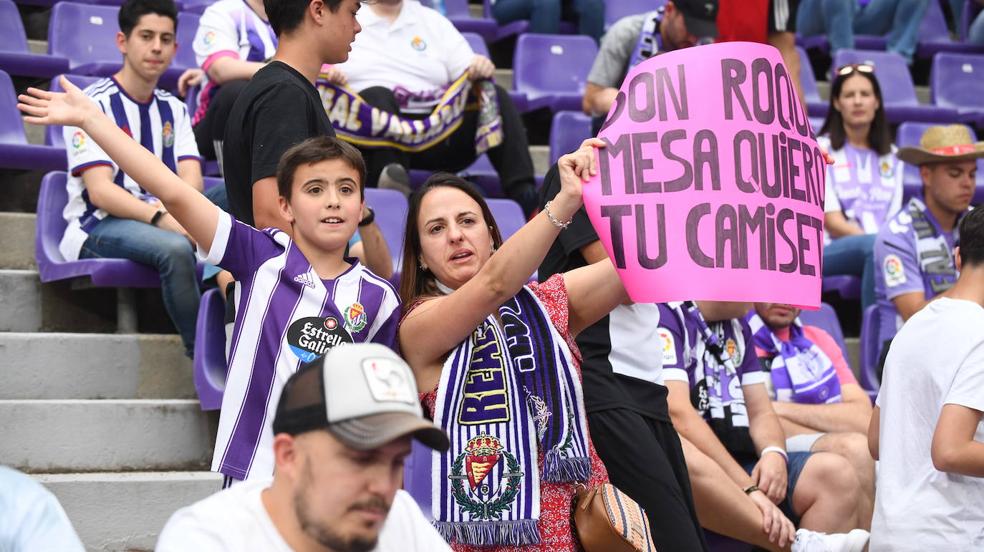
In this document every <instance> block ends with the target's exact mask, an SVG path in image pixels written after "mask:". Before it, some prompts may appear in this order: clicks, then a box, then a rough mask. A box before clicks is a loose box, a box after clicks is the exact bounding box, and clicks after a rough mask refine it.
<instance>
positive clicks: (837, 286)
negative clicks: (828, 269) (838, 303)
mask: <svg viewBox="0 0 984 552" xmlns="http://www.w3.org/2000/svg"><path fill="white" fill-rule="evenodd" d="M823 293H836V294H837V295H840V296H841V297H843V298H844V299H857V298H859V297H861V278H858V277H857V276H850V275H848V274H839V275H837V276H824V277H823Z"/></svg>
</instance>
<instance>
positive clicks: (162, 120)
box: [59, 77, 201, 261]
mask: <svg viewBox="0 0 984 552" xmlns="http://www.w3.org/2000/svg"><path fill="white" fill-rule="evenodd" d="M85 94H86V95H87V96H89V97H90V98H92V100H93V101H94V102H96V104H98V105H99V107H100V108H101V109H102V111H103V113H105V114H106V115H108V116H109V117H110V118H111V119H113V121H115V122H116V124H117V125H118V126H119V127H120V128H121V129H123V131H124V132H126V133H127V134H129V135H130V136H131V137H132V138H133V139H134V140H135V141H137V142H139V143H140V144H141V145H142V146H143V147H145V148H147V149H148V150H150V151H151V152H153V154H154V155H156V156H157V158H158V159H160V160H161V161H162V162H163V163H164V164H165V165H167V167H168V168H169V169H171V170H172V171H175V172H177V168H178V162H179V161H182V160H184V159H195V160H198V161H201V157H199V155H198V145H197V144H196V143H195V135H194V133H192V131H191V119H190V117H188V109H187V108H186V107H185V104H184V102H182V101H181V100H179V99H178V98H176V97H174V96H172V95H171V94H170V93H168V92H165V91H163V90H154V95H153V97H152V98H151V99H150V101H149V102H146V103H143V102H138V101H137V100H135V99H133V98H131V97H130V96H129V95H128V94H127V93H126V91H124V90H123V87H121V86H120V85H119V83H117V82H116V80H115V79H113V78H112V77H109V78H105V79H101V80H99V81H97V82H94V83H93V84H92V85H91V86H89V87H88V88H86V89H85ZM62 134H63V135H64V137H65V149H66V151H67V153H68V171H69V176H68V204H67V205H65V210H64V211H63V214H64V216H65V221H66V222H67V223H68V226H67V227H66V228H65V235H64V236H63V237H62V241H61V244H60V245H59V250H60V251H61V254H62V256H64V257H65V259H66V260H69V261H75V260H78V258H79V251H81V249H82V244H83V243H85V240H86V238H88V237H89V230H90V229H91V228H93V227H94V226H95V225H96V224H98V223H99V221H100V220H102V219H104V218H106V215H107V214H108V213H106V211H104V210H102V209H99V208H97V207H96V206H95V205H93V204H92V202H91V201H89V194H88V192H87V191H86V189H85V184H84V183H83V182H82V173H83V172H85V170H86V169H89V168H92V167H95V166H100V165H102V166H106V167H110V168H112V169H113V182H115V183H116V185H117V186H120V187H121V188H124V189H125V190H126V191H128V192H130V193H131V194H133V195H134V196H136V197H138V198H140V199H142V200H144V201H147V202H154V201H156V198H154V197H153V196H152V195H150V194H149V193H148V192H147V191H145V190H144V189H143V188H142V187H141V186H140V184H139V183H138V182H135V181H134V180H133V179H132V178H130V176H129V175H127V174H125V173H123V171H121V170H120V168H119V166H118V165H117V164H116V163H115V162H114V161H113V160H112V159H110V158H109V155H108V154H107V153H106V152H104V151H103V150H102V148H100V147H99V145H98V144H96V142H95V140H93V139H92V138H91V137H90V136H89V135H88V134H86V133H85V132H84V131H83V130H82V129H80V128H78V127H71V126H67V127H64V128H63V129H62Z"/></svg>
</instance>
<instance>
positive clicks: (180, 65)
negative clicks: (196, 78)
mask: <svg viewBox="0 0 984 552" xmlns="http://www.w3.org/2000/svg"><path fill="white" fill-rule="evenodd" d="M201 17H202V16H201V15H199V14H197V13H188V12H181V13H179V14H178V36H177V41H178V51H177V53H176V54H174V61H172V62H171V68H170V69H168V71H177V72H178V76H181V72H183V71H184V70H185V69H192V68H194V67H198V62H197V61H196V60H195V49H194V48H193V47H192V46H193V45H194V43H195V33H197V32H198V20H199V19H201Z"/></svg>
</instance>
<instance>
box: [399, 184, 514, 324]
mask: <svg viewBox="0 0 984 552" xmlns="http://www.w3.org/2000/svg"><path fill="white" fill-rule="evenodd" d="M436 188H454V189H456V190H460V191H462V192H464V193H465V194H467V195H468V197H470V198H472V199H473V200H475V203H478V206H479V207H480V208H481V209H482V218H484V219H485V225H486V226H488V228H489V233H490V234H492V246H493V247H495V248H496V249H498V248H499V246H500V245H502V234H501V233H500V232H499V226H498V225H497V224H496V223H495V217H493V216H492V210H491V209H489V204H488V203H486V202H485V198H483V197H482V194H480V193H478V190H477V189H476V188H475V186H473V185H472V184H471V183H470V182H468V181H466V180H465V179H463V178H461V177H460V176H455V175H453V174H450V173H436V174H434V175H433V176H431V177H430V178H428V179H427V181H426V182H424V185H423V186H421V187H420V189H418V190H417V191H415V192H414V193H413V194H412V195H411V196H410V208H409V210H408V211H407V226H406V232H405V233H404V235H403V236H404V237H403V264H402V269H401V273H400V301H402V302H403V307H404V308H408V307H410V306H411V305H412V302H413V300H414V299H416V298H417V297H422V296H427V295H437V286H436V285H435V283H434V275H433V274H431V273H430V271H428V270H424V269H423V268H422V267H421V266H420V255H421V253H422V250H421V246H420V231H419V230H418V229H417V223H418V221H419V219H420V206H421V204H422V203H423V202H424V196H426V195H427V194H428V193H429V192H431V191H432V190H434V189H436Z"/></svg>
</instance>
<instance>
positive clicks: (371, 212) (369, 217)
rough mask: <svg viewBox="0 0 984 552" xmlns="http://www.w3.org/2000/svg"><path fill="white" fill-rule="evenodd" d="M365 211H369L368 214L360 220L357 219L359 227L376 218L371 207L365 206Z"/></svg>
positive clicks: (368, 223)
mask: <svg viewBox="0 0 984 552" xmlns="http://www.w3.org/2000/svg"><path fill="white" fill-rule="evenodd" d="M366 211H369V214H368V215H366V216H365V217H363V218H362V220H360V221H359V226H360V227H362V226H369V225H370V224H372V223H373V222H374V221H375V220H376V211H373V210H372V207H366Z"/></svg>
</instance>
